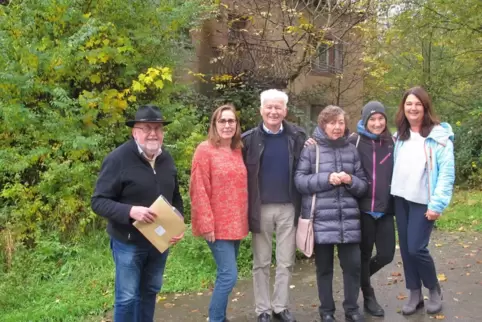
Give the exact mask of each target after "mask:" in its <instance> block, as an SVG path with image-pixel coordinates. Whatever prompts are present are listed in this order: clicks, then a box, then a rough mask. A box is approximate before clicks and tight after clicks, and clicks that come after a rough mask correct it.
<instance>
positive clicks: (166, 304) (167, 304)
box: [164, 303, 176, 309]
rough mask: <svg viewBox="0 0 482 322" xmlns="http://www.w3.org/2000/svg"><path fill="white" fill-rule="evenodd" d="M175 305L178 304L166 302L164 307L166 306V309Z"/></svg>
mask: <svg viewBox="0 0 482 322" xmlns="http://www.w3.org/2000/svg"><path fill="white" fill-rule="evenodd" d="M175 305H176V304H173V303H165V304H164V307H165V308H166V309H170V308H173V307H174V306H175Z"/></svg>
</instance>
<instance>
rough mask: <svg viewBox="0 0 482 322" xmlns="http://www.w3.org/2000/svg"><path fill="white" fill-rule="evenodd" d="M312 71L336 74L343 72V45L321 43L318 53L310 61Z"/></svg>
mask: <svg viewBox="0 0 482 322" xmlns="http://www.w3.org/2000/svg"><path fill="white" fill-rule="evenodd" d="M311 69H312V71H314V72H320V73H331V74H337V73H341V72H343V45H342V44H341V43H333V44H321V45H320V47H319V48H318V55H317V56H316V57H315V58H313V59H312V61H311Z"/></svg>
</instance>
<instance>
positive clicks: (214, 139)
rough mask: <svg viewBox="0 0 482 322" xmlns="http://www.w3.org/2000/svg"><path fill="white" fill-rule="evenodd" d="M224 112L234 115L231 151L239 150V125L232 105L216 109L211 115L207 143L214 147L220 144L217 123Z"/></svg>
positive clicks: (240, 143) (241, 145)
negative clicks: (234, 128)
mask: <svg viewBox="0 0 482 322" xmlns="http://www.w3.org/2000/svg"><path fill="white" fill-rule="evenodd" d="M224 111H231V112H233V113H234V117H235V119H236V132H234V136H233V138H232V139H231V149H233V150H235V149H240V148H242V147H243V142H242V141H241V124H239V119H238V115H237V114H236V109H235V108H234V106H233V105H230V104H226V105H221V106H220V107H218V108H217V109H216V110H215V111H214V113H213V115H212V116H211V122H210V124H209V132H208V141H209V143H211V144H212V145H214V146H217V147H218V146H219V145H220V143H221V138H220V137H219V134H218V131H217V121H218V119H219V118H220V117H221V114H222V113H223V112H224Z"/></svg>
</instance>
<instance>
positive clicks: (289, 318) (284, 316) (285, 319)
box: [273, 310, 296, 322]
mask: <svg viewBox="0 0 482 322" xmlns="http://www.w3.org/2000/svg"><path fill="white" fill-rule="evenodd" d="M273 317H274V318H275V319H277V320H278V321H282V322H296V320H295V318H294V317H293V315H291V313H290V311H288V310H284V311H281V312H279V313H274V312H273Z"/></svg>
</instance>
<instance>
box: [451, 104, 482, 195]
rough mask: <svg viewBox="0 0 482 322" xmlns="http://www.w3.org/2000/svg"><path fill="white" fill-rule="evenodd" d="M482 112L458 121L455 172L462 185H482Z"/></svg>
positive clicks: (456, 127) (456, 125)
mask: <svg viewBox="0 0 482 322" xmlns="http://www.w3.org/2000/svg"><path fill="white" fill-rule="evenodd" d="M481 124H482V110H480V112H478V113H477V112H474V113H471V114H469V115H467V117H466V118H465V119H464V120H463V121H457V122H456V124H455V126H454V132H455V165H456V166H455V170H456V180H457V182H458V183H459V184H460V185H463V186H468V187H475V188H477V187H481V185H482V127H481V126H480V125H481Z"/></svg>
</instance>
